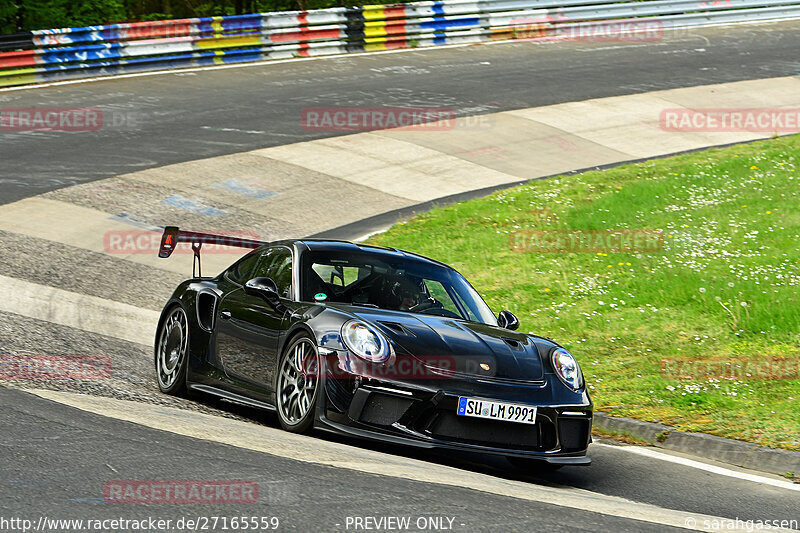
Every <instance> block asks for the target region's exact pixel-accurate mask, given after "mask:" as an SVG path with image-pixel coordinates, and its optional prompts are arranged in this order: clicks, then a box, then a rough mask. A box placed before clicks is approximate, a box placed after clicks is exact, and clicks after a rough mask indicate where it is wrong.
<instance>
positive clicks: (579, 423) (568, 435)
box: [558, 418, 591, 452]
mask: <svg viewBox="0 0 800 533" xmlns="http://www.w3.org/2000/svg"><path fill="white" fill-rule="evenodd" d="M589 431H591V422H590V421H589V419H587V418H574V419H570V418H561V419H559V421H558V437H559V438H558V440H559V441H560V442H561V449H562V450H563V451H565V452H577V451H580V450H585V449H586V447H587V446H588V445H589Z"/></svg>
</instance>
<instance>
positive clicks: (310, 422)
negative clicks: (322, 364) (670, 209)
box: [275, 335, 320, 433]
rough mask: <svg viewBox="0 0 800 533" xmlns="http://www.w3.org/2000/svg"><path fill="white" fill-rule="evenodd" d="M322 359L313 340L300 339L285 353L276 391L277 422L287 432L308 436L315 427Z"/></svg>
mask: <svg viewBox="0 0 800 533" xmlns="http://www.w3.org/2000/svg"><path fill="white" fill-rule="evenodd" d="M318 369H319V359H318V356H317V347H316V344H315V343H314V341H313V340H311V338H310V337H308V336H305V335H302V336H300V337H297V338H296V339H295V340H294V341H293V342H292V343H291V344H289V347H288V348H287V349H286V350H285V351H284V352H283V355H282V357H281V361H280V365H279V370H278V379H277V383H276V387H275V396H276V404H277V405H276V407H277V408H278V420H279V421H280V423H281V426H282V427H283V429H285V430H286V431H291V432H292V433H306V432H308V431H310V430H311V428H312V427H313V426H314V417H315V416H316V413H315V411H316V406H317V398H318V397H319V394H320V393H319V376H318V374H319V371H318Z"/></svg>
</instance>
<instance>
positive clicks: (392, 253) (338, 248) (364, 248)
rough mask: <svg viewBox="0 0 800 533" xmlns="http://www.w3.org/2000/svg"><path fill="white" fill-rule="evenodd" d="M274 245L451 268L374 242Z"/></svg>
mask: <svg viewBox="0 0 800 533" xmlns="http://www.w3.org/2000/svg"><path fill="white" fill-rule="evenodd" d="M274 245H285V246H292V245H294V246H296V247H298V248H300V249H303V248H304V249H305V250H308V251H312V252H338V253H347V252H351V253H359V252H360V253H365V252H366V253H369V254H375V255H377V256H382V257H384V258H386V259H391V258H404V259H412V260H415V261H420V262H425V263H429V264H431V265H436V266H443V267H445V268H448V269H451V270H452V267H451V266H450V265H447V264H445V263H442V262H441V261H437V260H435V259H431V258H430V257H425V256H424V255H420V254H416V253H414V252H407V251H405V250H399V249H397V248H389V247H387V246H376V245H374V244H364V243H355V242H350V241H343V240H334V239H292V240H283V241H276V242H272V243H270V246H274Z"/></svg>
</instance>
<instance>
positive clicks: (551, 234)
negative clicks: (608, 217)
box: [508, 229, 663, 253]
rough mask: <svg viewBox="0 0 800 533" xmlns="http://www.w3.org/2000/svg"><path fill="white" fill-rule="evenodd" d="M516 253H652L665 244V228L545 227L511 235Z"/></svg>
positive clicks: (515, 232)
mask: <svg viewBox="0 0 800 533" xmlns="http://www.w3.org/2000/svg"><path fill="white" fill-rule="evenodd" d="M508 240H509V246H510V247H511V250H512V251H514V252H539V253H652V252H658V251H660V250H661V248H662V246H663V236H662V232H661V230H645V229H636V230H632V229H628V230H625V229H610V230H576V229H543V230H535V229H533V230H521V231H514V232H511V233H509V235H508Z"/></svg>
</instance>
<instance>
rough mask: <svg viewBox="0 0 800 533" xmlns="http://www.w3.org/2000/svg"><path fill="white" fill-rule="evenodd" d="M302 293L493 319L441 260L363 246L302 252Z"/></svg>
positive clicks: (310, 298) (306, 296) (353, 302)
mask: <svg viewBox="0 0 800 533" xmlns="http://www.w3.org/2000/svg"><path fill="white" fill-rule="evenodd" d="M303 257H304V259H303V264H302V269H301V281H300V285H301V287H302V289H301V299H302V300H303V301H317V302H338V303H345V304H350V305H361V306H366V307H377V308H380V309H391V310H396V311H408V312H410V313H424V314H429V315H437V316H445V317H450V318H460V319H464V320H471V321H473V322H482V323H484V324H491V325H497V319H496V318H495V316H494V314H493V313H492V311H491V309H489V306H487V305H486V303H485V302H484V301H483V300H482V299H481V297H480V296H479V295H478V293H477V292H476V291H475V289H473V288H472V286H471V285H470V284H469V283H468V282H467V280H465V279H464V277H463V276H461V275H460V274H459V273H458V272H456V271H455V270H453V269H450V268H447V267H445V266H441V265H436V264H431V263H428V262H427V261H421V260H415V259H413V258H404V257H397V256H391V255H383V254H375V253H368V252H355V253H354V252H343V253H339V252H321V251H309V252H306V253H305V254H303Z"/></svg>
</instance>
